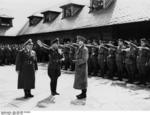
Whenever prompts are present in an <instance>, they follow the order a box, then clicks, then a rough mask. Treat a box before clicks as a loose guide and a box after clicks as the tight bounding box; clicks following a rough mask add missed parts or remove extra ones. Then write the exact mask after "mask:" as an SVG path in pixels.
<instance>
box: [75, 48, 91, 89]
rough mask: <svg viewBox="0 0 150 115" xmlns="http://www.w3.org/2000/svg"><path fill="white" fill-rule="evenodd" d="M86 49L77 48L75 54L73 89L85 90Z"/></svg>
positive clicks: (87, 54)
mask: <svg viewBox="0 0 150 115" xmlns="http://www.w3.org/2000/svg"><path fill="white" fill-rule="evenodd" d="M88 57H89V53H88V49H87V48H86V47H85V46H82V47H81V48H79V49H78V50H77V52H76V66H75V80H74V88H75V89H86V88H87V85H88V83H87V78H88V64H87V63H88Z"/></svg>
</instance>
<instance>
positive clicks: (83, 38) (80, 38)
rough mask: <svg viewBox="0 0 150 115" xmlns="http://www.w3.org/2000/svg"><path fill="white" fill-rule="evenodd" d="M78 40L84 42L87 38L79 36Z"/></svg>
mask: <svg viewBox="0 0 150 115" xmlns="http://www.w3.org/2000/svg"><path fill="white" fill-rule="evenodd" d="M77 39H78V40H80V41H83V42H85V41H86V38H85V37H83V36H80V35H77Z"/></svg>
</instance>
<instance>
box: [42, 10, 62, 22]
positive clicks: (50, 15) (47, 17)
mask: <svg viewBox="0 0 150 115" xmlns="http://www.w3.org/2000/svg"><path fill="white" fill-rule="evenodd" d="M42 14H43V15H44V21H43V23H50V22H52V21H54V20H55V19H56V18H57V16H58V15H59V14H60V12H56V11H45V12H42Z"/></svg>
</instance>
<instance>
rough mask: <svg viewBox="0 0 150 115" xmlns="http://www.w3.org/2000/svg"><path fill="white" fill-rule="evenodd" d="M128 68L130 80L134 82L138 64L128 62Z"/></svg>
mask: <svg viewBox="0 0 150 115" xmlns="http://www.w3.org/2000/svg"><path fill="white" fill-rule="evenodd" d="M126 69H127V72H128V78H129V81H131V82H133V80H134V79H135V73H136V65H135V64H126Z"/></svg>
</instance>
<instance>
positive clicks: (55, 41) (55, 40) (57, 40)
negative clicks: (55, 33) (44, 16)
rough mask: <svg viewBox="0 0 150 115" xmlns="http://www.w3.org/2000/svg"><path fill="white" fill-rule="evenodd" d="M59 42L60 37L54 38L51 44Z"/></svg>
mask: <svg viewBox="0 0 150 115" xmlns="http://www.w3.org/2000/svg"><path fill="white" fill-rule="evenodd" d="M58 42H59V38H56V39H54V40H52V41H51V45H52V44H55V43H58Z"/></svg>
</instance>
